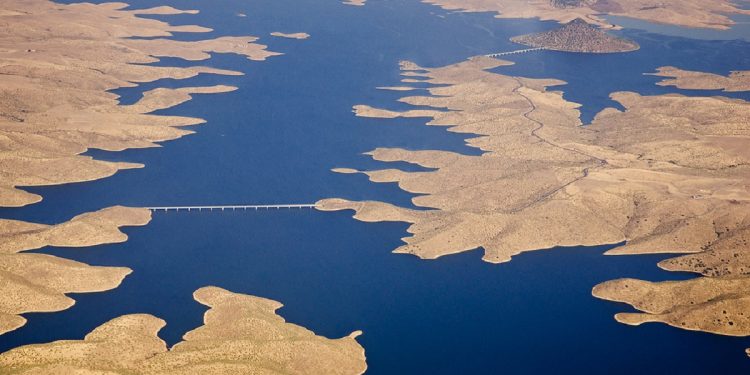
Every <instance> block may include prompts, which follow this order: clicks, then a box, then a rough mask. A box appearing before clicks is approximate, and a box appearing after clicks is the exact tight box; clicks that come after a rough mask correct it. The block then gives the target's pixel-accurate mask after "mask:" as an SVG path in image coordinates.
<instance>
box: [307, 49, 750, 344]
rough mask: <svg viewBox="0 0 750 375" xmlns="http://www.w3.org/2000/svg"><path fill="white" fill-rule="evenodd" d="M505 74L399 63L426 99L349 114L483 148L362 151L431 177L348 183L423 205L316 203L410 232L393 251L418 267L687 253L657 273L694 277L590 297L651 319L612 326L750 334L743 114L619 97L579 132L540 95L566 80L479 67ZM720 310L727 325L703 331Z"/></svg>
mask: <svg viewBox="0 0 750 375" xmlns="http://www.w3.org/2000/svg"><path fill="white" fill-rule="evenodd" d="M509 64H511V63H510V62H505V61H501V60H496V59H492V58H486V57H477V58H473V59H471V60H470V61H466V62H461V63H458V64H454V65H449V66H445V67H439V68H424V67H419V66H417V65H416V64H414V63H404V64H402V70H403V71H404V72H405V73H407V74H406V75H407V76H409V77H414V76H417V75H419V76H422V77H423V78H426V79H427V81H426V82H428V83H431V84H434V85H436V86H434V87H431V88H429V89H428V91H429V94H430V95H429V96H407V97H404V98H401V99H400V102H403V103H405V104H408V105H412V106H418V107H419V109H413V110H406V111H390V110H383V109H377V108H372V107H369V106H367V105H358V106H355V107H354V112H355V114H356V115H357V116H363V117H376V118H384V119H388V118H396V117H426V118H429V119H430V120H429V121H428V122H427V125H430V126H445V127H449V130H450V131H452V132H456V133H466V134H471V136H469V139H467V143H468V145H469V146H471V147H476V148H478V149H481V150H482V151H484V153H483V154H481V155H479V156H473V155H464V154H460V153H455V152H448V151H440V150H406V149H400V148H378V149H375V150H373V151H371V152H369V153H368V154H369V155H370V156H371V157H372V158H374V159H375V160H378V161H382V162H407V163H411V164H416V165H419V166H422V167H425V168H429V169H430V170H429V171H417V172H414V171H405V170H401V169H395V168H389V169H381V170H372V171H358V173H363V174H366V175H367V176H368V177H369V178H370V180H371V181H373V182H378V183H393V182H395V183H398V186H399V187H400V188H401V189H403V190H406V191H408V192H411V193H414V194H418V196H416V197H415V198H413V199H412V201H413V203H414V204H415V205H417V206H420V207H424V208H430V210H415V209H410V208H403V207H398V206H394V205H392V204H388V203H383V202H374V201H363V202H351V201H347V200H342V199H327V200H323V201H321V202H319V204H318V208H319V209H322V210H354V211H355V218H357V219H359V220H362V221H367V222H376V221H401V222H407V223H410V224H411V226H410V227H409V229H408V232H409V234H410V236H409V237H407V238H404V239H403V240H404V242H405V244H404V245H403V246H400V247H399V248H397V249H396V250H395V252H397V253H406V254H413V255H416V256H418V257H420V258H424V259H434V258H438V257H440V256H444V255H449V254H454V253H459V252H464V251H468V250H473V249H476V248H481V249H483V251H484V256H483V259H484V260H485V261H488V262H493V263H500V262H507V261H510V260H511V257H512V256H513V255H516V254H519V253H521V252H525V251H532V250H541V249H550V248H554V247H558V246H578V245H601V244H617V243H622V245H619V246H616V247H614V248H613V249H612V250H610V251H609V252H608V254H612V255H614V254H620V255H623V254H647V253H685V254H689V255H685V256H683V257H678V258H673V259H670V260H667V261H664V262H662V263H661V264H660V265H661V266H662V267H663V268H666V269H669V270H679V271H690V272H697V273H700V274H702V275H705V276H706V277H705V278H704V279H700V280H701V281H700V282H695V281H692V282H688V281H681V282H675V283H669V284H650V283H646V282H639V283H635V282H633V281H628V280H625V281H613V282H610V283H605V284H603V285H602V286H599V287H597V288H595V289H594V294H595V295H596V296H598V297H600V298H606V299H612V300H617V301H623V302H627V303H631V304H633V305H634V306H635V307H637V308H639V309H643V310H644V311H645V312H647V313H648V314H647V315H620V316H618V320H620V321H624V322H629V323H632V324H637V323H640V322H643V321H663V322H667V323H669V324H673V325H675V326H681V327H683V328H688V329H697V330H704V331H708V332H714V333H721V334H733V335H750V322H748V321H747V320H746V319H742V318H741V317H742V316H743V314H744V312H745V311H747V305H746V304H747V301H748V300H750V293H749V292H748V289H747V288H745V287H744V286H743V285H744V284H743V283H744V281H742V279H744V278H748V277H750V271H748V270H750V246H748V243H750V216H748V215H750V214H748V213H749V212H750V191H749V190H748V186H750V151H749V150H748V149H747V147H745V145H746V142H747V137H748V136H750V121H748V119H750V103H748V102H746V101H743V100H737V99H728V98H722V97H686V96H681V95H674V94H672V95H656V96H643V95H640V94H638V93H634V92H617V93H613V94H612V95H611V97H612V99H613V100H615V101H617V102H619V103H620V105H622V107H623V108H624V110H618V109H614V108H607V109H605V110H603V111H601V112H600V113H599V114H598V115H597V116H596V117H595V119H594V120H593V122H592V123H591V124H589V125H587V126H585V127H584V126H582V125H583V124H582V123H581V121H580V113H579V111H578V104H576V103H572V102H569V101H567V100H565V99H564V98H563V96H562V93H560V92H556V91H549V90H547V87H549V86H559V85H562V84H564V82H561V81H558V80H554V79H531V78H524V77H513V76H507V75H502V74H497V73H493V72H489V71H488V70H489V69H495V68H498V67H502V66H503V65H509ZM446 110H447V111H446ZM337 171H340V172H344V173H353V172H357V171H353V170H351V169H337ZM725 278H732V279H734V280H733V281H731V282H730V281H727V280H725ZM657 302H658V303H659V304H660V305H659V306H660V307H655V306H654V303H657ZM687 311H689V312H690V314H687V313H686V312H687ZM717 312H718V313H721V314H724V315H726V317H727V318H726V319H722V320H721V321H711V319H713V318H715V316H716V314H717ZM719 326H721V327H719Z"/></svg>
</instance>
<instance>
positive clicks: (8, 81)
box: [0, 0, 275, 334]
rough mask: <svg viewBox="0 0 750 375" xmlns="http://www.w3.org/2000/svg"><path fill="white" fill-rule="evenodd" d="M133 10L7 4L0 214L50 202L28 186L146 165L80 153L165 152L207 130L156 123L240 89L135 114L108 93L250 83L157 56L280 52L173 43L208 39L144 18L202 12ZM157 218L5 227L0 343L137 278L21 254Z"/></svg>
mask: <svg viewBox="0 0 750 375" xmlns="http://www.w3.org/2000/svg"><path fill="white" fill-rule="evenodd" d="M126 7H127V4H123V3H107V4H101V5H94V4H74V5H59V4H55V3H52V2H50V1H46V0H7V1H3V2H2V3H0V29H2V33H0V175H2V179H0V206H6V207H8V206H24V205H28V204H32V203H35V202H38V201H39V200H41V199H42V197H40V196H38V195H35V194H31V193H28V192H26V191H24V190H23V189H21V188H19V186H21V187H23V186H42V185H58V184H66V183H71V182H81V181H90V180H95V179H99V178H104V177H108V176H111V175H112V174H114V173H116V172H117V171H118V170H121V169H126V168H138V167H142V166H141V165H138V164H132V163H121V162H116V163H115V162H105V161H99V160H95V159H93V158H91V157H89V156H83V155H81V154H82V153H84V152H85V151H86V150H88V149H92V148H97V149H102V150H109V151H119V150H125V149H129V148H143V147H156V146H157V142H161V141H166V140H171V139H175V138H179V137H181V136H183V135H187V134H190V133H191V132H192V131H191V130H186V129H183V128H182V127H184V126H186V125H196V124H200V123H202V122H203V120H201V119H198V118H189V117H178V116H157V115H153V114H151V113H152V112H153V111H156V110H159V109H164V108H169V107H172V106H175V105H178V104H180V103H183V102H185V101H187V100H190V98H191V95H193V94H210V93H222V92H227V91H232V90H234V89H235V88H234V87H231V86H223V85H219V86H212V87H184V88H177V89H168V88H156V89H153V90H151V91H148V92H146V93H145V94H144V95H143V98H142V99H141V100H139V101H138V102H136V103H135V104H132V105H119V103H118V100H117V96H116V95H114V94H112V93H110V92H108V91H109V90H112V89H116V88H119V87H132V86H135V85H137V84H139V83H143V82H151V81H155V80H159V79H163V78H174V79H186V78H190V77H193V76H195V75H197V74H222V75H238V74H241V73H239V72H233V71H227V70H219V69H214V68H209V67H204V66H194V67H169V66H160V67H157V66H148V65H144V64H148V63H153V62H156V61H158V57H160V56H169V57H177V58H182V59H185V60H189V61H198V60H205V59H208V58H209V57H210V53H212V52H222V53H235V54H240V55H244V56H246V57H247V58H248V59H252V60H264V59H266V58H267V57H269V56H272V55H274V54H275V53H273V52H269V51H266V48H265V46H263V45H261V44H258V43H255V41H256V38H254V37H222V38H216V39H205V40H197V41H194V42H183V41H176V40H173V39H170V38H169V37H170V36H172V34H173V33H174V32H182V33H201V32H206V31H210V30H209V29H206V28H203V27H199V26H171V25H169V24H168V23H165V22H162V21H157V20H152V19H146V18H141V17H139V15H172V14H182V13H195V12H194V11H181V10H177V9H174V8H171V7H157V8H152V9H142V10H126ZM133 38H135V39H133ZM149 219H150V213H149V212H148V211H147V210H144V209H132V208H124V207H112V208H109V209H104V210H101V211H98V212H94V213H88V214H83V215H80V216H77V217H75V218H73V219H72V220H70V221H69V222H66V223H62V224H58V225H53V226H49V225H41V224H34V223H27V222H20V221H14V220H0V334H2V333H5V332H7V331H10V330H13V329H16V328H18V327H20V326H22V325H23V324H24V323H25V319H24V318H22V317H21V316H20V315H19V314H23V313H28V312H51V311H59V310H62V309H66V308H68V307H70V306H71V305H72V304H73V302H74V301H73V300H72V299H71V298H70V297H67V296H66V295H65V294H66V293H73V292H75V293H83V292H94V291H104V290H108V289H112V288H115V287H117V286H118V285H119V284H120V282H121V281H122V279H123V278H124V277H125V276H126V275H127V274H129V273H130V270H129V269H127V268H121V267H91V266H89V265H86V264H83V263H79V262H73V261H70V260H67V259H61V258H59V257H55V256H50V255H43V254H28V253H23V252H24V251H26V250H31V249H37V248H41V247H44V246H48V245H50V246H69V247H80V246H92V245H97V244H104V243H113V242H121V241H125V240H126V238H127V236H125V235H124V234H123V233H121V232H120V231H119V228H120V227H122V226H131V225H145V224H146V223H148V221H149Z"/></svg>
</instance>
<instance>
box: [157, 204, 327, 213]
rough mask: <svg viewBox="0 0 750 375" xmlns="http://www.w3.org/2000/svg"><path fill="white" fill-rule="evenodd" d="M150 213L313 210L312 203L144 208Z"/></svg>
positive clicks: (313, 205)
mask: <svg viewBox="0 0 750 375" xmlns="http://www.w3.org/2000/svg"><path fill="white" fill-rule="evenodd" d="M144 208H145V209H148V210H151V211H152V212H157V211H161V212H170V211H173V212H180V211H248V210H255V211H258V210H281V209H289V210H292V209H299V210H302V209H306V208H310V209H311V208H315V204H314V203H292V204H245V205H228V206H156V207H144Z"/></svg>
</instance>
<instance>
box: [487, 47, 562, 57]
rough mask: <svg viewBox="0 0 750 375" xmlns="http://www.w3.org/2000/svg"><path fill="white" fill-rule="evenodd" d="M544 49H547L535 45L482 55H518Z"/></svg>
mask: <svg viewBox="0 0 750 375" xmlns="http://www.w3.org/2000/svg"><path fill="white" fill-rule="evenodd" d="M545 49H547V48H544V47H537V48H527V49H518V50H515V51H508V52H498V53H491V54H489V55H484V56H486V57H501V56H508V55H520V54H522V53H528V52H534V51H543V50H545Z"/></svg>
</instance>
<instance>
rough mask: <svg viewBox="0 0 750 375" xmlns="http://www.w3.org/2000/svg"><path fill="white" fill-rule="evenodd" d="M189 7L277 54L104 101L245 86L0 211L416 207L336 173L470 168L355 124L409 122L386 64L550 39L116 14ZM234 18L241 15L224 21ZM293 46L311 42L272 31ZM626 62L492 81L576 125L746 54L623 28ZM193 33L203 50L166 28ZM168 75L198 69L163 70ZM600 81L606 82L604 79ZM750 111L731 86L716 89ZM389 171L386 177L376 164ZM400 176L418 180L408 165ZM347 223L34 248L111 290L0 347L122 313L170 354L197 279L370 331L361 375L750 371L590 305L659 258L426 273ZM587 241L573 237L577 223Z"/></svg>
mask: <svg viewBox="0 0 750 375" xmlns="http://www.w3.org/2000/svg"><path fill="white" fill-rule="evenodd" d="M132 4H133V6H136V7H148V6H156V5H164V4H169V5H173V6H175V7H178V8H183V9H199V10H200V11H201V13H200V14H198V15H179V16H169V17H165V18H164V19H167V20H169V21H170V22H172V23H175V24H188V23H196V24H200V25H204V26H208V27H211V28H214V29H215V30H214V31H213V32H212V33H211V35H213V36H223V35H255V36H259V37H261V40H260V42H261V43H264V44H268V45H269V49H270V50H272V51H277V52H283V53H284V55H282V56H277V57H272V58H270V59H269V60H268V61H265V62H251V61H248V60H246V59H243V58H239V57H236V56H229V55H216V56H214V57H213V58H212V59H211V60H208V61H203V62H199V63H198V64H199V65H203V64H205V65H210V66H213V67H218V68H226V69H232V70H238V71H242V72H244V73H245V75H244V76H238V77H234V76H232V77H226V76H211V75H201V76H198V77H195V78H193V79H189V80H182V81H171V80H165V81H159V82H154V83H150V84H144V85H141V86H139V87H137V88H127V89H121V90H117V91H116V93H117V94H119V95H121V97H122V102H123V103H132V102H135V101H136V100H138V99H139V98H140V96H141V94H142V92H143V91H146V90H149V89H150V88H153V87H165V86H166V87H182V86H198V85H201V86H202V85H212V84H228V85H234V86H237V87H239V90H237V91H234V92H230V93H224V94H218V95H203V96H197V97H196V98H195V99H194V100H193V101H190V102H187V103H185V104H182V105H180V106H178V107H174V108H171V109H168V110H164V111H160V112H159V113H164V114H175V115H185V116H195V117H201V118H205V119H206V120H207V124H205V125H201V126H197V127H195V128H194V130H196V132H197V133H196V134H194V135H190V136H187V137H184V138H182V139H179V140H175V141H171V142H166V143H164V145H163V146H164V147H161V148H153V149H145V150H129V151H125V152H117V153H110V152H102V151H97V150H91V151H90V152H89V154H90V155H92V156H95V157H97V158H100V159H105V160H118V161H128V162H139V163H144V164H145V165H146V167H145V168H144V169H136V170H127V171H121V172H120V173H118V174H117V175H115V176H114V177H111V178H108V179H104V180H99V181H95V182H90V183H82V184H71V185H63V186H55V187H44V188H33V189H29V190H30V191H32V192H34V193H38V194H41V195H43V196H44V201H42V202H40V203H38V204H35V205H32V206H29V207H25V208H19V209H9V208H8V209H2V210H0V215H1V216H2V217H4V218H14V219H22V220H29V221H34V222H44V223H56V222H61V221H64V220H67V219H69V218H70V217H72V216H75V215H77V214H80V213H83V212H88V211H92V210H97V209H100V208H103V207H108V206H112V205H117V204H121V205H126V206H136V207H139V206H182V205H191V206H193V205H223V204H228V205H231V204H274V203H282V204H284V203H314V202H315V201H317V200H318V199H322V198H328V197H341V198H346V199H352V200H364V199H373V200H381V201H386V202H391V203H394V204H398V205H402V206H411V202H410V199H411V197H412V196H411V195H410V194H408V193H406V192H403V191H401V190H399V189H398V188H397V186H395V185H393V184H373V183H370V182H368V181H367V179H366V177H365V176H361V175H355V176H352V175H340V174H335V173H332V172H330V169H331V168H335V167H342V166H345V167H354V168H359V169H377V168H383V167H384V166H385V164H382V163H379V162H375V161H373V160H371V159H370V158H369V157H367V156H365V155H362V153H364V152H367V151H370V150H372V149H374V148H376V147H402V148H407V149H440V150H451V151H456V152H461V153H466V154H478V153H479V150H476V149H473V148H470V147H467V146H466V145H465V144H464V139H465V138H467V137H469V135H466V134H463V135H462V134H455V133H450V132H447V131H445V129H444V128H439V127H428V126H424V119H396V120H388V121H383V120H378V119H367V118H357V117H355V116H354V115H353V114H352V112H351V108H352V106H353V105H356V104H368V105H372V106H376V107H384V108H390V109H396V110H398V109H405V108H406V106H405V105H401V104H399V103H398V102H396V99H397V98H399V97H401V96H402V95H403V93H398V92H390V91H383V90H376V89H375V88H376V87H378V86H397V85H398V84H399V80H400V79H401V77H400V76H399V70H398V62H399V61H400V60H411V61H414V62H416V63H417V64H420V65H422V66H443V65H447V64H452V63H455V62H458V61H462V60H464V59H466V58H468V57H470V56H474V55H479V54H488V53H494V52H501V51H511V50H515V49H521V48H524V47H522V46H518V45H515V44H513V43H511V42H510V41H509V40H508V39H509V38H510V37H511V36H515V35H519V34H527V33H531V32H538V31H543V30H547V29H550V28H553V27H555V26H556V25H555V24H554V23H550V22H540V21H537V20H498V19H495V18H493V17H492V15H490V14H481V13H475V14H468V13H452V12H447V11H444V10H442V9H440V8H437V7H434V6H430V5H426V4H422V3H420V2H418V1H416V0H380V1H375V0H371V1H370V2H368V3H367V4H366V5H365V6H364V7H355V6H346V5H342V4H341V3H339V2H338V1H325V2H324V1H320V0H251V1H240V0H216V1H213V2H210V3H209V2H205V1H197V0H192V1H184V0H182V1H176V0H172V1H167V0H139V1H132ZM238 13H243V14H246V15H247V16H246V17H238V16H237V14H238ZM274 31H282V32H307V33H309V34H311V38H310V39H307V40H290V39H281V38H273V37H271V36H269V33H271V32H274ZM622 34H623V35H624V36H626V37H629V38H631V39H634V40H635V41H637V42H638V43H639V44H640V45H641V49H640V50H638V51H636V52H633V53H627V54H614V55H579V54H568V53H561V52H551V51H539V52H532V53H527V54H521V55H513V56H509V57H508V59H509V60H512V61H515V62H516V63H517V64H516V65H515V66H510V67H503V68H499V69H498V71H499V72H501V73H503V74H513V75H519V76H526V77H545V78H557V79H562V80H565V81H567V82H569V84H568V85H565V86H561V87H559V89H560V90H563V91H564V92H565V97H566V99H568V100H572V101H575V102H578V103H581V104H582V105H583V107H582V112H583V118H584V121H589V120H590V119H591V118H593V116H594V114H596V113H597V112H598V111H600V110H601V109H603V108H605V107H608V106H616V103H613V102H612V101H611V100H609V97H608V95H609V93H611V92H615V91H627V90H631V91H637V92H639V93H642V94H662V93H669V92H675V93H682V94H685V95H714V94H716V95H718V94H720V93H718V92H710V91H709V92H691V91H685V90H679V89H676V88H673V87H660V86H656V85H655V82H657V81H658V78H657V77H652V76H647V75H643V73H649V72H653V71H655V70H656V68H657V67H660V66H664V65H674V66H678V67H680V68H683V69H688V70H701V71H710V72H714V73H720V74H727V73H728V72H729V71H730V70H742V69H750V48H748V47H750V45H748V42H747V41H743V40H721V41H712V40H705V39H689V38H685V37H681V36H665V35H659V34H653V33H650V32H648V31H642V30H637V29H628V30H625V31H623V32H622ZM177 37H178V38H186V39H190V38H198V37H200V38H205V37H207V35H205V34H203V35H178V36H177ZM163 63H165V64H166V63H169V64H179V65H182V66H190V65H195V63H191V62H185V61H180V60H175V59H169V60H168V61H165V62H163ZM613 72H616V74H613ZM722 95H727V96H731V97H737V98H743V99H750V97H748V95H747V93H732V94H722ZM389 165H392V164H389ZM396 167H399V168H405V169H414V168H416V167H414V166H410V165H405V164H404V165H401V164H397V165H396ZM350 216H351V214H350V213H347V212H335V213H330V212H318V211H314V210H279V211H273V210H271V211H258V212H255V211H248V212H242V211H237V212H216V211H215V212H212V213H211V212H200V213H199V212H190V213H187V212H180V213H161V212H159V213H155V214H154V217H153V220H152V222H151V223H150V224H149V225H147V226H145V227H138V228H127V229H126V230H125V231H126V232H127V233H128V235H129V236H130V239H129V241H128V242H126V243H123V244H114V245H105V246H97V247H93V248H84V249H61V248H45V249H42V250H39V252H43V253H48V254H55V255H59V256H62V257H65V258H69V259H74V260H78V261H82V262H86V263H89V264H94V265H112V266H125V267H130V268H132V269H133V271H134V272H133V273H132V274H131V275H129V276H128V277H127V278H126V279H125V281H124V282H123V284H122V285H121V286H120V287H119V288H117V289H114V290H112V291H107V292H102V293H92V294H82V295H74V296H73V298H75V299H76V305H75V306H74V307H72V308H71V309H69V310H66V311H63V312H59V313H53V314H27V315H25V316H26V317H27V318H28V319H29V322H28V324H27V325H26V326H24V327H22V328H21V329H18V330H16V331H13V332H10V333H7V334H5V335H3V336H0V351H5V350H8V349H10V348H13V347H16V346H19V345H24V344H31V343H40V342H48V341H53V340H60V339H81V338H82V337H83V336H84V335H85V334H86V333H88V332H90V331H91V330H92V329H93V328H95V327H96V326H98V325H100V324H102V323H104V322H106V321H108V320H110V319H112V318H114V317H117V316H120V315H123V314H129V313H150V314H153V315H155V316H157V317H160V318H162V319H164V320H166V321H167V326H166V327H165V328H164V329H163V330H162V331H161V332H160V337H161V338H163V339H164V340H166V341H167V342H168V344H170V345H172V344H174V343H176V342H178V341H179V340H180V337H181V336H182V334H184V333H185V332H186V331H188V330H191V329H194V328H195V327H197V326H199V325H201V323H202V314H203V312H204V311H205V307H204V306H202V305H200V304H198V303H196V302H195V301H193V299H192V297H191V295H192V292H193V291H195V290H196V289H198V288H200V287H202V286H206V285H216V286H219V287H222V288H226V289H229V290H231V291H233V292H238V293H246V294H252V295H257V296H261V297H266V298H271V299H274V300H277V301H280V302H282V303H283V304H284V305H285V307H284V308H282V309H281V310H279V313H280V315H282V316H283V317H284V318H285V319H287V320H288V321H290V322H293V323H296V324H299V325H302V326H304V327H306V328H308V329H310V330H312V331H314V332H316V333H317V334H321V335H324V336H327V337H341V336H344V335H348V334H349V333H351V332H352V331H354V330H362V331H364V334H363V335H362V336H361V337H360V338H359V339H358V340H359V342H360V343H361V344H362V345H363V346H364V348H365V350H366V355H367V362H368V366H369V370H368V374H497V373H507V374H534V373H607V374H633V373H681V374H707V373H725V374H739V373H747V372H748V371H750V360H749V359H748V358H747V356H746V355H745V354H744V349H745V348H747V347H750V339H747V338H732V337H722V336H716V335H710V334H706V333H700V332H688V331H682V330H678V329H674V328H671V327H667V326H665V325H659V324H647V325H644V326H641V327H629V326H625V325H622V324H619V323H617V322H615V320H614V319H613V315H614V314H615V313H617V312H621V311H629V310H628V307H627V306H625V305H621V304H616V303H610V302H606V301H602V300H598V299H595V298H594V297H592V296H591V288H592V287H593V286H594V285H596V284H598V283H600V282H602V281H606V280H610V279H614V278H619V277H635V278H642V279H647V280H652V281H658V280H675V279H684V278H689V277H692V276H691V275H688V274H678V273H668V272H664V271H661V270H659V269H658V268H657V267H656V263H657V262H658V261H659V260H661V259H664V258H666V257H667V256H630V257H611V256H603V255H602V253H603V252H604V251H606V250H607V249H608V248H609V247H607V246H604V245H603V246H599V247H589V248H584V247H579V248H566V249H555V250H550V251H538V252H533V253H527V254H523V255H521V256H517V257H515V258H514V259H513V261H512V262H510V263H505V264H500V265H492V264H488V263H485V262H482V261H481V260H480V253H479V250H478V251H473V252H468V253H463V254H459V255H453V256H447V257H444V258H440V259H438V260H432V261H424V260H419V259H417V258H414V257H411V256H407V255H395V254H391V253H390V251H391V250H392V249H394V248H395V247H397V246H398V245H399V244H400V238H401V237H404V236H405V235H406V232H405V230H406V225H404V224H402V223H379V224H369V223H362V222H358V221H356V220H353V219H352V218H351V217H350ZM580 230H586V228H580Z"/></svg>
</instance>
